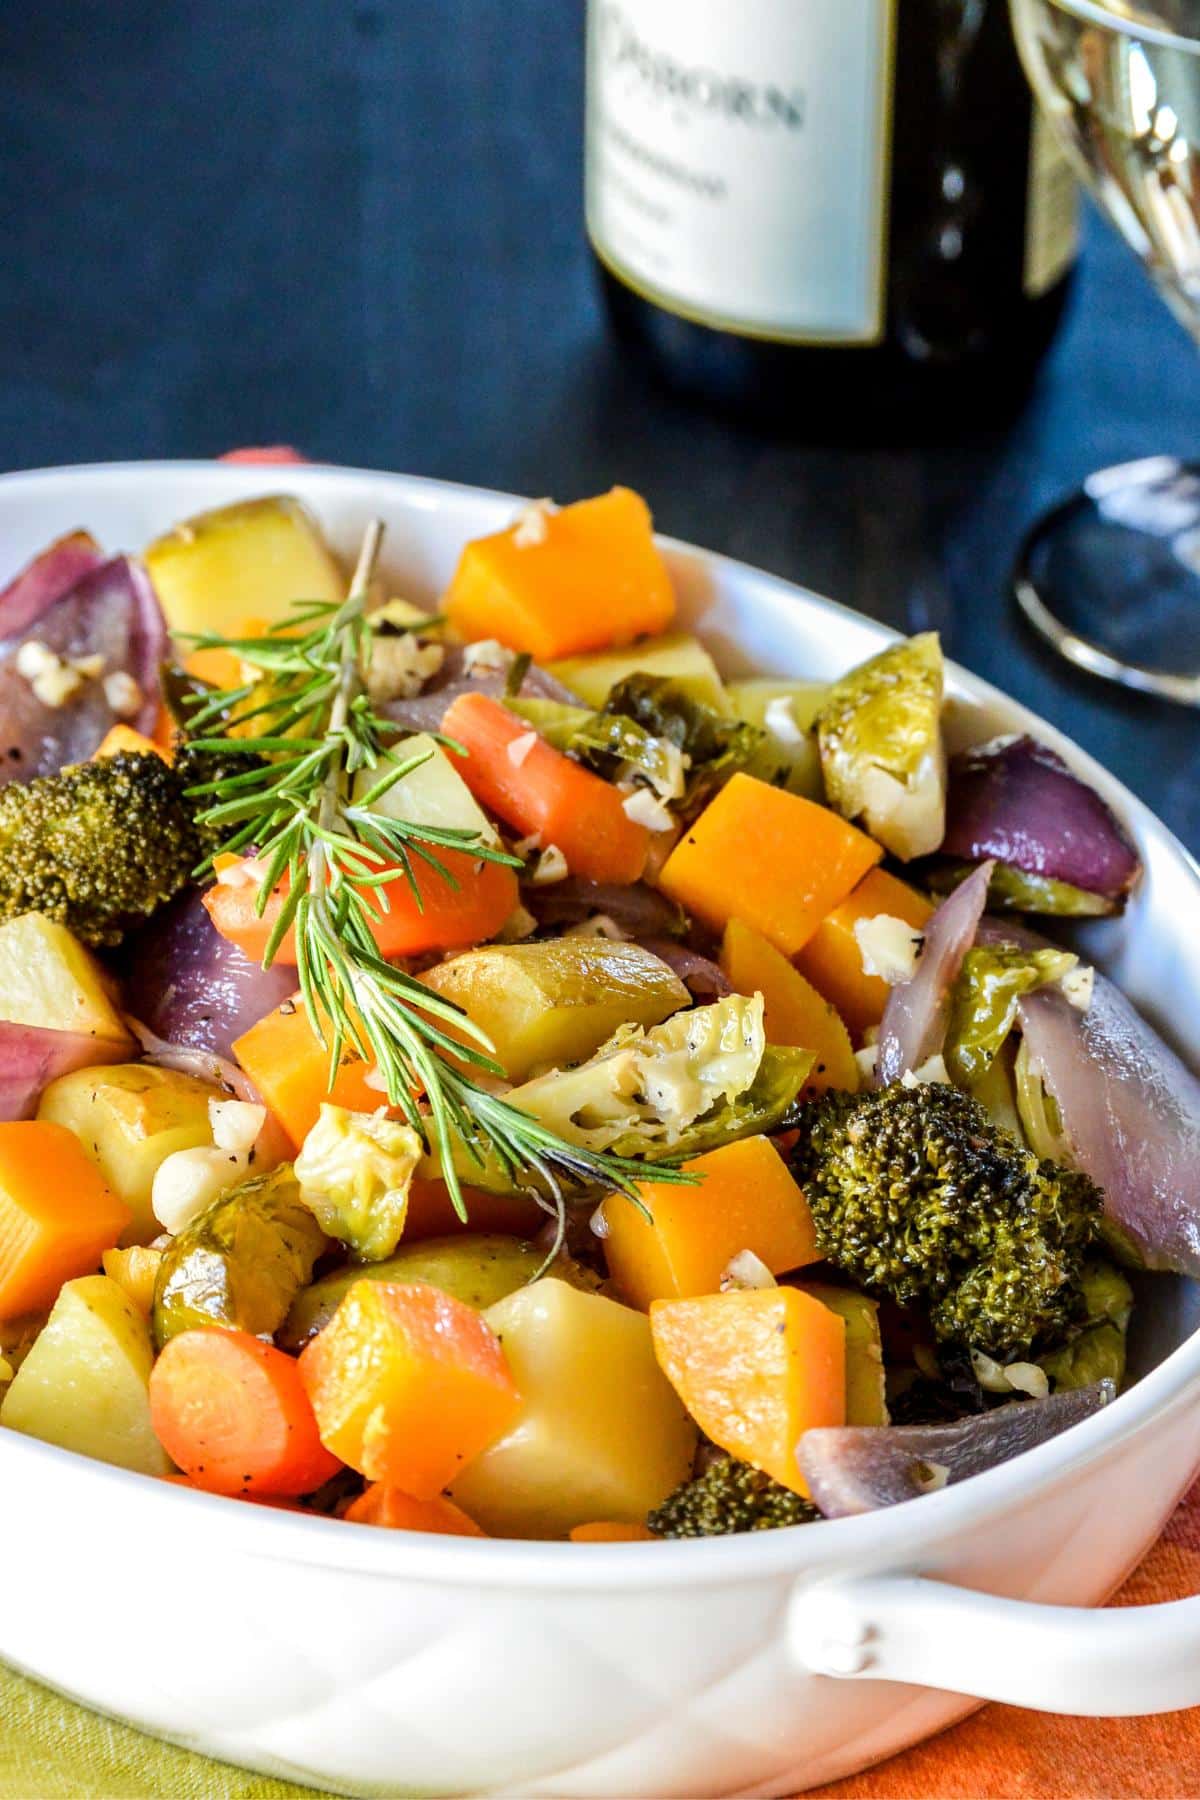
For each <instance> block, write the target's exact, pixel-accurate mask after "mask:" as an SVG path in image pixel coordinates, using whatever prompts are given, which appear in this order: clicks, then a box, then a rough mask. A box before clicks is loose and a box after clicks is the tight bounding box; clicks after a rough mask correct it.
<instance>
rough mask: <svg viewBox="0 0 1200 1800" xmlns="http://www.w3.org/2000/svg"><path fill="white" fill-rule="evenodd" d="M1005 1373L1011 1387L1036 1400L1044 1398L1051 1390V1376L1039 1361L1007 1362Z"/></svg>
mask: <svg viewBox="0 0 1200 1800" xmlns="http://www.w3.org/2000/svg"><path fill="white" fill-rule="evenodd" d="M1004 1373H1005V1376H1006V1377H1007V1379H1008V1385H1009V1387H1010V1388H1012V1389H1013V1390H1014V1392H1016V1393H1018V1394H1029V1395H1030V1396H1031V1397H1032V1398H1033V1399H1034V1400H1044V1399H1045V1398H1046V1396H1047V1394H1048V1393H1049V1392H1050V1381H1049V1377H1048V1376H1047V1374H1046V1371H1045V1369H1043V1368H1039V1366H1038V1364H1037V1363H1033V1362H1010V1363H1005V1365H1004Z"/></svg>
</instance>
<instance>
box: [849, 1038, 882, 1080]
mask: <svg viewBox="0 0 1200 1800" xmlns="http://www.w3.org/2000/svg"><path fill="white" fill-rule="evenodd" d="M854 1060H855V1062H856V1063H857V1064H858V1072H859V1074H860V1075H861V1076H862V1078H863V1081H864V1082H871V1081H874V1079H875V1065H876V1063H877V1062H878V1061H879V1045H878V1044H864V1045H863V1047H862V1049H861V1050H856V1051H855V1052H854Z"/></svg>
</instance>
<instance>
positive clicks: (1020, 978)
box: [943, 944, 1079, 1088]
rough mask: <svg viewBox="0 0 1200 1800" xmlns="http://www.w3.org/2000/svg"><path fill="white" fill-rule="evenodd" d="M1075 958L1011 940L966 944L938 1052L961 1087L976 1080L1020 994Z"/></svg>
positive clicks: (1065, 969)
mask: <svg viewBox="0 0 1200 1800" xmlns="http://www.w3.org/2000/svg"><path fill="white" fill-rule="evenodd" d="M1078 960H1079V959H1078V957H1076V956H1074V955H1073V954H1072V953H1071V952H1070V951H1069V950H1051V949H1045V950H1026V949H1023V948H1022V947H1021V946H1019V945H1017V944H978V945H976V946H975V948H974V949H971V950H968V951H967V954H966V955H965V956H964V958H963V962H962V968H961V969H960V970H959V973H958V977H957V979H956V981H955V983H954V988H953V991H952V993H951V997H950V1020H949V1024H948V1026H947V1028H946V1043H945V1048H944V1051H943V1054H944V1056H945V1059H946V1067H947V1069H948V1070H949V1072H950V1077H951V1079H952V1080H953V1081H954V1082H956V1083H957V1085H958V1086H959V1087H964V1088H973V1087H974V1086H975V1084H976V1083H977V1082H979V1081H981V1080H982V1079H983V1077H984V1075H986V1073H987V1071H988V1069H989V1068H990V1067H991V1065H992V1062H993V1060H994V1059H995V1056H996V1053H997V1051H998V1050H999V1049H1000V1046H1001V1045H1002V1044H1003V1043H1004V1041H1005V1039H1006V1038H1007V1036H1008V1034H1009V1032H1010V1031H1011V1030H1012V1028H1013V1026H1014V1025H1015V1024H1016V1020H1017V1005H1018V1002H1019V1001H1020V999H1021V996H1022V994H1031V993H1032V992H1033V991H1034V989H1035V988H1040V987H1049V986H1051V985H1052V984H1053V983H1054V982H1056V981H1061V979H1062V977H1063V976H1064V975H1066V974H1068V973H1069V972H1070V970H1071V969H1073V968H1074V967H1075V964H1076V963H1077V962H1078Z"/></svg>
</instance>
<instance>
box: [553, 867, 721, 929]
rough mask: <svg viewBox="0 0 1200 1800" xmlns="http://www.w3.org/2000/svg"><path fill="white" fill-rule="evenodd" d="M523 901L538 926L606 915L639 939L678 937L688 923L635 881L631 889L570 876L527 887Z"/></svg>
mask: <svg viewBox="0 0 1200 1800" xmlns="http://www.w3.org/2000/svg"><path fill="white" fill-rule="evenodd" d="M521 898H522V900H523V901H524V903H525V905H526V906H528V908H529V910H530V912H531V913H533V915H534V917H535V918H536V919H537V921H538V924H539V925H579V924H582V923H583V921H584V920H585V919H590V918H592V917H593V915H594V914H596V913H604V914H606V915H607V917H608V918H610V919H611V920H612V921H613V923H614V924H615V925H619V926H620V927H621V930H622V931H627V932H628V933H629V934H630V936H631V937H635V938H638V939H639V940H642V939H645V938H678V937H682V935H683V933H684V931H685V930H686V928H687V920H686V919H685V917H684V915H683V913H682V912H681V911H680V909H679V907H677V906H676V905H675V904H674V902H673V901H670V900H668V899H667V898H666V896H665V895H663V894H660V893H658V892H657V891H656V890H655V889H654V888H649V887H646V886H645V885H644V884H643V883H642V882H640V881H635V882H634V883H633V884H632V886H630V887H617V886H614V885H613V884H612V883H610V882H600V881H584V880H582V879H581V878H580V877H579V876H577V875H568V876H567V878H566V880H565V881H553V882H550V883H549V884H548V885H546V886H544V887H538V886H535V885H532V884H528V883H527V884H526V885H525V887H523V888H522V890H521Z"/></svg>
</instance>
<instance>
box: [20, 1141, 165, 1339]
mask: <svg viewBox="0 0 1200 1800" xmlns="http://www.w3.org/2000/svg"><path fill="white" fill-rule="evenodd" d="M132 1219H133V1214H132V1213H131V1212H130V1210H129V1208H128V1207H127V1206H126V1205H125V1204H124V1202H123V1201H121V1200H118V1199H117V1196H116V1195H115V1194H114V1193H113V1192H112V1190H111V1189H110V1188H109V1187H107V1186H106V1185H105V1182H104V1180H103V1178H102V1176H101V1174H100V1171H99V1169H98V1168H97V1167H96V1165H95V1163H94V1162H93V1161H92V1159H91V1157H90V1156H88V1155H87V1153H86V1151H85V1150H84V1148H83V1145H82V1144H81V1143H80V1142H79V1139H78V1138H77V1137H76V1136H75V1134H74V1132H73V1131H68V1130H67V1128H66V1126H65V1125H56V1124H54V1123H53V1122H52V1121H51V1120H49V1119H22V1120H19V1121H15V1122H8V1123H4V1124H0V1319H16V1318H19V1317H20V1315H21V1314H22V1313H27V1312H40V1311H43V1310H44V1309H45V1308H46V1307H49V1306H52V1305H53V1303H54V1301H55V1299H56V1298H57V1296H58V1290H59V1288H60V1287H61V1286H62V1284H63V1282H64V1281H73V1280H74V1279H75V1278H76V1276H78V1275H91V1274H92V1273H93V1271H94V1270H96V1269H98V1268H99V1267H100V1258H101V1256H102V1255H103V1254H104V1252H105V1251H106V1250H112V1249H113V1248H114V1247H115V1246H116V1244H117V1242H118V1240H119V1239H120V1237H121V1234H122V1233H123V1232H124V1231H125V1229H126V1227H127V1226H128V1225H129V1224H130V1223H131V1222H132Z"/></svg>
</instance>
